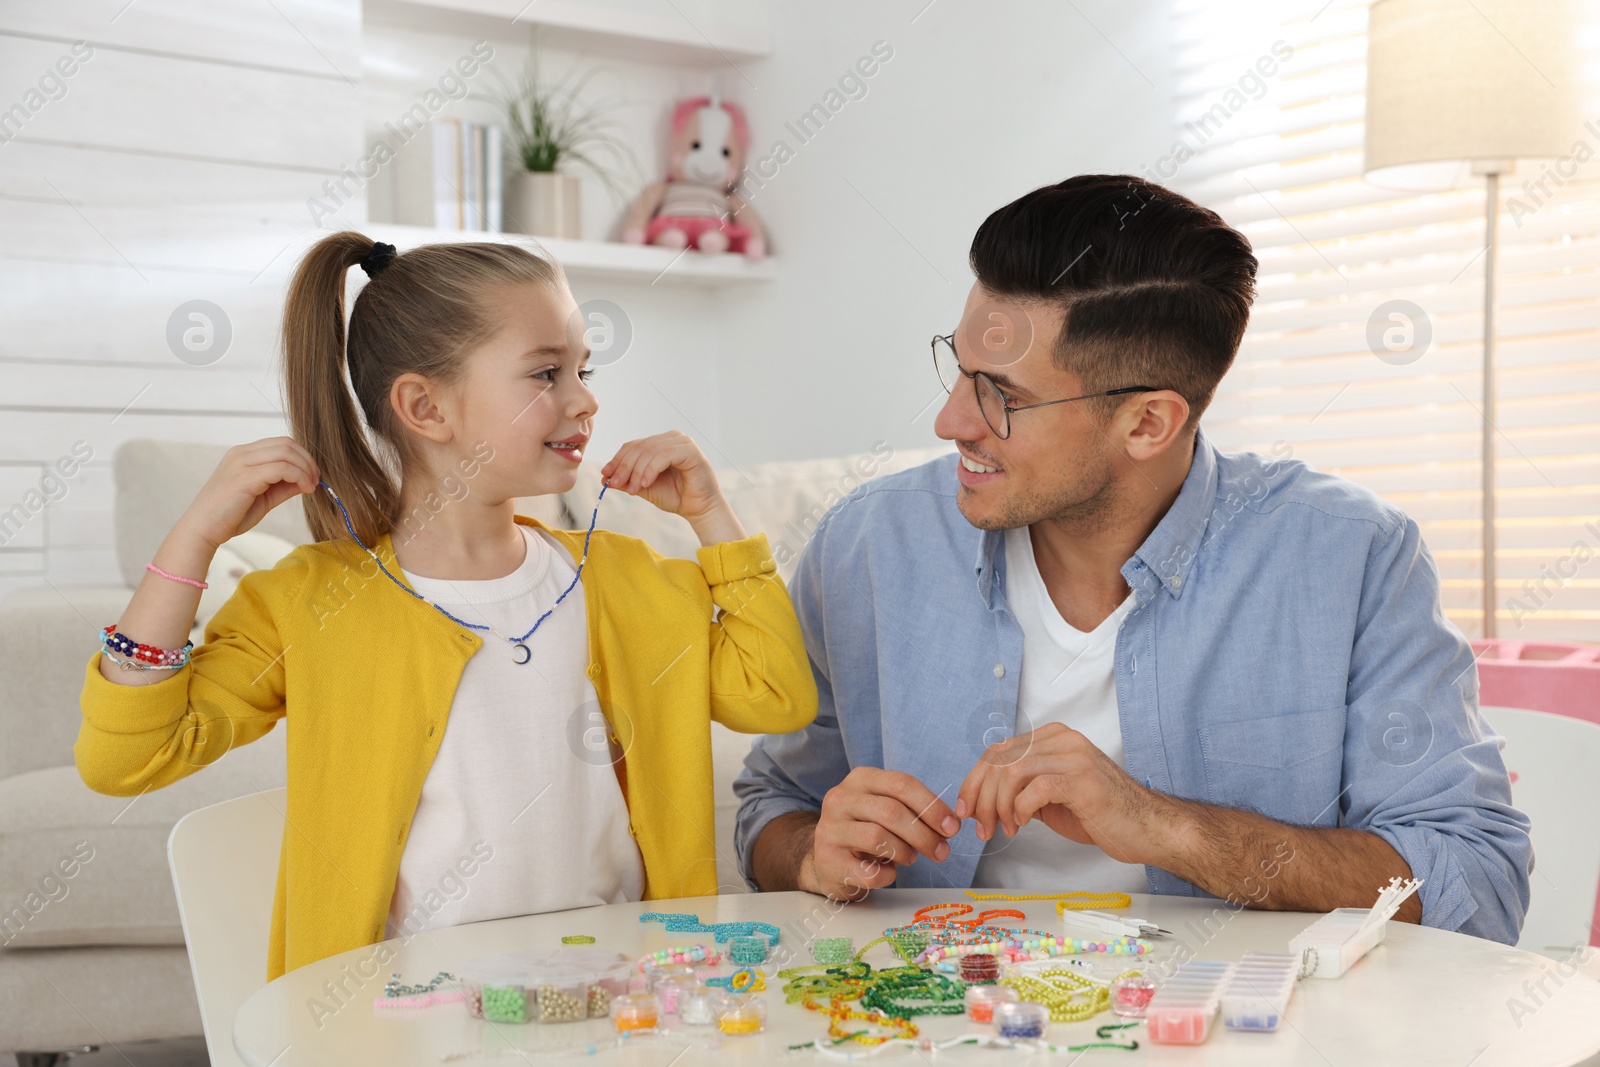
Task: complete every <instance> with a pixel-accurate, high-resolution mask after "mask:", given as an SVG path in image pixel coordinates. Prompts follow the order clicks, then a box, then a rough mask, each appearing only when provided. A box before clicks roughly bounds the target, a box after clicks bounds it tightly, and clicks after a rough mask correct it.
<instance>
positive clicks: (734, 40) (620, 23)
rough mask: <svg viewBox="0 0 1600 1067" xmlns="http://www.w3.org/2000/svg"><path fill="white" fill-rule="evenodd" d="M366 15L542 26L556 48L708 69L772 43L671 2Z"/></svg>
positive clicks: (392, 21) (436, 26)
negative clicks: (646, 8)
mask: <svg viewBox="0 0 1600 1067" xmlns="http://www.w3.org/2000/svg"><path fill="white" fill-rule="evenodd" d="M363 17H364V18H365V19H366V21H368V22H373V23H380V24H383V25H387V26H395V27H398V28H401V29H410V30H422V31H430V32H438V33H448V34H452V35H471V36H490V37H499V38H503V37H506V36H507V35H508V30H516V29H519V28H523V27H537V28H538V29H539V31H540V40H541V43H543V44H545V45H548V46H551V47H556V48H563V47H569V48H574V49H577V50H581V51H600V52H606V53H610V54H614V55H618V56H621V57H625V58H646V57H648V58H653V59H656V60H658V61H665V62H675V63H695V64H701V65H706V66H724V65H728V64H733V63H739V62H742V61H744V60H750V59H760V58H762V57H763V56H765V55H767V54H768V52H769V51H770V48H771V44H770V40H769V38H768V36H767V34H766V33H765V32H764V31H762V30H756V29H753V28H748V27H742V26H731V25H718V24H714V23H712V22H710V21H707V20H702V21H700V22H698V23H696V22H691V21H690V20H689V18H688V17H687V16H686V15H684V14H682V13H681V12H680V11H679V10H678V9H677V7H676V6H673V5H668V6H667V7H665V8H663V9H662V11H661V13H659V14H656V13H650V12H643V11H625V10H621V9H618V8H614V7H609V6H602V5H599V4H594V3H583V2H579V0H537V2H530V0H425V2H412V0H366V2H365V4H364V15H363Z"/></svg>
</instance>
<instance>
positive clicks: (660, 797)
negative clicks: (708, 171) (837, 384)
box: [74, 232, 817, 979]
mask: <svg viewBox="0 0 1600 1067" xmlns="http://www.w3.org/2000/svg"><path fill="white" fill-rule="evenodd" d="M355 266H359V267H361V269H362V272H363V273H364V274H365V275H366V277H367V281H366V284H365V285H364V286H363V287H362V289H361V291H360V293H359V294H358V295H357V297H356V299H355V301H354V305H353V307H352V308H351V310H350V314H349V325H348V329H347V328H346V318H345V300H344V293H345V284H346V278H347V275H348V274H349V271H350V268H351V267H355ZM580 321H581V319H580V318H579V316H578V313H577V306H576V304H575V302H574V301H573V298H572V295H571V293H570V292H569V291H568V289H567V283H566V279H565V276H564V275H563V274H562V272H561V269H560V267H559V266H558V265H557V264H555V263H554V262H552V261H549V260H546V259H542V258H540V257H539V256H536V255H534V254H533V253H531V252H529V251H527V250H525V249H523V248H520V247H517V246H514V245H506V244H490V243H476V244H450V245H427V246H423V247H420V248H415V249H412V250H410V251H408V252H405V253H402V254H396V252H395V250H394V248H393V247H392V246H389V245H384V244H378V243H374V242H373V241H371V240H369V239H368V238H366V237H364V236H362V235H361V234H359V233H353V232H344V233H336V234H333V235H332V236H330V237H327V238H325V239H323V240H321V241H319V242H318V243H317V244H316V245H315V246H314V247H313V248H312V249H311V250H310V251H309V252H308V253H307V254H306V256H305V258H304V260H303V261H302V262H301V263H300V265H299V268H298V269H297V270H296V272H295V275H294V279H293V281H292V283H291V285H290V289H289V295H288V300H287V303H286V305H285V310H284V323H283V373H284V392H285V398H286V401H287V413H288V420H289V424H290V428H291V431H292V436H290V437H274V438H268V439H266V440H262V441H255V442H252V443H250V444H244V445H237V446H235V447H233V448H231V449H229V450H228V452H227V453H226V454H225V455H224V457H223V459H222V461H221V463H220V464H219V465H218V466H217V469H216V471H215V472H214V473H213V474H212V475H211V477H210V479H209V480H208V481H207V482H206V483H205V485H204V486H203V487H202V488H201V490H200V492H199V494H198V495H197V496H196V498H195V500H194V502H193V504H191V505H190V507H189V509H188V510H187V511H186V512H185V513H184V515H183V516H182V517H181V518H180V520H179V521H178V523H177V524H176V525H175V526H174V528H173V529H172V531H171V532H170V533H169V534H168V536H167V538H166V539H165V540H164V541H163V542H162V545H161V547H160V548H159V550H158V551H157V553H156V556H155V558H154V559H153V560H152V561H151V563H150V564H149V566H148V568H147V569H148V571H149V573H147V574H146V575H145V577H144V579H143V581H142V582H141V583H140V585H139V587H138V589H137V590H136V591H135V592H134V595H133V599H132V600H131V602H130V603H129V605H128V607H127V609H126V610H125V611H124V612H123V614H122V617H121V618H120V619H118V620H117V622H116V624H115V625H114V626H109V627H107V628H106V629H105V630H103V631H102V645H101V647H100V648H99V649H97V650H96V652H95V654H94V656H93V657H92V658H91V659H90V661H89V664H88V667H87V671H86V674H85V679H84V689H83V695H82V710H83V723H82V725H81V727H80V729H79V733H78V740H77V744H76V746H75V749H74V751H75V754H76V758H77V764H78V769H79V772H80V774H81V775H82V776H83V779H84V781H85V782H86V783H88V785H89V786H90V787H91V788H93V789H95V790H96V791H98V792H102V793H109V794H113V795H117V796H134V795H137V794H140V793H142V792H144V791H146V790H148V789H152V788H160V787H162V786H165V785H169V784H171V783H172V782H174V781H177V780H178V779H180V778H183V777H185V776H187V775H189V774H193V773H194V772H195V771H197V770H199V769H201V768H202V767H206V766H209V765H210V764H212V763H214V762H216V760H217V759H218V758H219V757H221V756H222V755H223V754H224V753H226V752H227V751H228V750H230V749H231V748H232V747H234V746H235V745H240V744H246V743H248V742H250V741H253V740H256V739H257V738H259V737H261V736H263V735H264V734H266V733H267V732H268V731H270V730H271V729H273V727H274V726H276V725H277V723H278V721H279V720H280V719H282V720H284V727H285V729H287V730H288V735H287V747H288V767H287V779H288V792H287V810H286V812H285V827H286V828H285V834H284V840H283V844H282V851H281V860H280V867H279V872H278V885H277V901H276V905H275V907H274V909H273V917H272V933H271V940H270V943H269V945H268V968H267V971H268V973H267V977H268V979H271V978H275V977H277V976H278V975H280V974H282V973H284V972H285V971H286V970H288V969H291V968H294V967H299V966H302V965H304V964H307V963H311V962H313V961H315V960H319V959H323V958H325V957H327V956H330V955H332V954H334V953H338V952H343V951H345V950H348V949H351V948H357V947H360V946H363V945H368V944H372V943H374V942H378V941H382V940H384V939H385V938H392V937H409V936H410V935H412V934H414V933H416V932H417V931H418V930H421V929H426V928H432V927H438V926H446V925H454V924H457V923H465V922H476V921H480V920H485V919H495V918H501V917H505V916H512V915H523V914H531V913H537V912H545V911H555V910H562V909H567V908H576V907H584V906H588V905H594V904H604V903H615V902H620V901H624V900H640V899H657V898H663V897H682V896H700V895H706V894H711V893H715V892H716V891H717V883H716V857H715V854H714V849H713V845H712V842H713V840H714V826H713V814H712V812H713V797H712V771H711V740H710V726H709V724H710V721H711V720H713V719H715V720H716V721H718V722H721V723H723V724H724V725H725V726H727V727H729V728H731V729H733V730H738V731H742V732H747V733H783V732H788V731H792V730H797V729H800V728H802V727H804V726H806V725H808V724H809V723H810V722H811V721H812V719H813V718H814V717H815V714H816V705H817V693H816V686H815V683H814V681H813V679H812V675H811V670H810V666H809V663H808V660H807V657H806V651H805V646H804V642H803V640H802V637H801V633H800V626H799V622H798V621H797V620H796V618H795V615H794V610H793V607H792V605H791V604H790V601H789V596H788V593H787V591H786V590H785V589H784V586H783V583H782V580H781V579H780V578H779V577H778V574H777V567H776V564H775V563H774V561H773V559H772V553H771V550H770V547H769V545H768V543H767V539H766V536H765V535H764V534H756V535H754V536H749V535H747V534H746V532H745V530H744V528H743V527H742V526H741V525H740V523H739V520H738V518H737V517H736V516H735V515H734V514H733V512H732V510H731V509H730V508H729V506H728V503H727V501H726V499H725V498H724V497H723V494H722V491H721V489H720V487H719V486H718V484H717V480H716V478H715V476H714V474H713V473H712V470H711V467H710V465H709V464H708V463H707V461H706V458H705V456H704V455H703V454H702V453H701V452H700V450H699V448H698V447H697V446H696V445H695V444H694V442H693V441H692V440H690V439H689V438H688V437H687V436H685V435H684V434H682V433H679V432H676V431H673V432H668V433H663V434H659V435H656V436H653V437H646V438H642V439H638V440H633V441H629V442H628V443H627V444H625V445H623V446H622V448H621V449H619V450H618V452H617V454H616V455H615V456H614V457H612V459H611V460H610V461H609V462H607V463H606V464H605V465H604V466H603V467H602V468H601V475H602V477H603V479H604V483H603V487H602V490H601V497H602V500H603V498H604V496H605V494H606V492H607V491H609V490H619V491H621V492H625V493H629V494H632V495H636V496H640V497H642V498H644V499H645V500H648V501H649V502H650V503H652V504H654V505H655V506H657V507H659V508H661V509H663V510H665V511H668V512H673V513H675V514H678V515H681V516H682V517H683V518H685V519H686V520H688V522H689V523H690V525H691V526H692V527H693V529H694V531H695V533H696V534H697V535H698V537H699V539H700V542H701V545H702V547H701V548H700V550H699V552H698V553H697V558H696V559H695V560H694V561H690V560H682V559H669V558H664V557H662V556H661V555H659V554H658V553H656V552H655V551H654V550H653V549H651V547H650V546H649V545H647V544H645V543H644V542H642V541H639V540H637V539H635V538H631V537H625V536H622V535H619V534H614V533H610V532H609V531H606V530H604V529H598V528H596V522H595V519H596V518H597V516H598V512H599V508H597V509H596V515H595V516H591V517H589V522H588V524H587V529H580V530H557V529H553V528H551V527H549V526H547V525H546V524H545V523H543V522H541V521H539V520H538V519H536V518H533V517H530V516H526V515H520V514H517V513H516V509H515V502H516V500H517V498H519V497H527V496H537V495H543V494H552V493H563V492H566V491H568V490H570V489H571V488H572V487H573V485H574V484H575V482H576V478H577V471H578V467H579V465H580V464H581V463H582V462H583V459H584V455H583V451H584V447H585V445H586V444H587V442H588V440H589V436H590V434H591V432H592V426H593V420H594V417H595V413H596V410H597V408H598V403H597V401H596V399H595V396H594V394H593V393H592V392H591V391H590V389H589V386H588V379H589V377H590V375H591V374H592V371H591V370H590V369H589V368H588V367H587V366H586V363H587V360H588V351H587V349H586V348H585V346H584V339H583V332H582V330H581V328H578V327H577V326H576V325H574V324H576V323H578V322H580ZM297 496H298V497H300V498H301V499H302V501H303V504H304V507H305V514H306V520H307V524H308V526H309V528H310V530H311V534H312V538H313V540H312V541H311V542H310V543H309V544H304V545H300V546H298V547H297V548H295V550H294V551H293V552H291V553H289V555H287V556H286V557H284V559H283V560H281V561H280V562H279V563H278V564H277V566H275V567H273V568H272V569H270V570H262V571H252V572H250V573H247V574H246V575H245V576H244V577H243V578H242V579H241V580H240V582H239V587H238V590H237V591H236V592H235V593H234V595H233V596H232V597H231V598H230V599H229V600H228V601H227V602H226V603H225V604H224V605H223V606H222V607H221V608H220V609H219V610H218V611H217V613H216V615H215V616H213V617H212V619H211V620H210V621H209V622H208V623H207V624H206V626H205V631H204V642H203V643H202V644H201V645H199V646H197V647H196V646H194V645H193V644H192V642H191V643H190V644H187V645H185V646H183V647H182V648H173V647H171V646H174V645H176V644H177V643H178V642H179V641H181V640H182V639H183V637H184V635H185V634H186V633H187V632H188V630H189V628H190V626H191V624H192V623H193V620H194V614H195V608H196V606H197V604H198V601H199V587H203V584H204V583H203V582H200V581H198V579H199V578H201V577H203V576H204V574H205V572H206V569H207V567H208V565H209V564H210V562H211V559H212V556H213V554H214V553H215V552H216V551H217V549H218V547H219V546H221V545H222V544H223V543H225V542H226V541H227V540H229V539H230V538H232V537H234V536H236V535H237V534H239V533H242V532H244V531H246V530H248V529H250V528H251V527H253V526H254V525H255V524H256V523H257V522H259V521H260V520H261V518H262V516H263V515H265V514H266V513H267V512H268V511H270V510H272V509H273V508H274V507H277V506H278V505H279V504H282V503H283V502H284V501H286V500H289V499H291V498H293V497H297ZM441 497H446V499H443V500H442V501H441ZM402 530H403V531H404V536H396V534H397V532H398V531H402Z"/></svg>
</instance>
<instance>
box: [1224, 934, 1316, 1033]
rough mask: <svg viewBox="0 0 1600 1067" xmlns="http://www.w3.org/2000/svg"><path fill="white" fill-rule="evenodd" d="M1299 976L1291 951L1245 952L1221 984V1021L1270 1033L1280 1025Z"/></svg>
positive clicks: (1296, 957) (1298, 959) (1245, 1028)
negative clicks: (1226, 982) (1225, 981)
mask: <svg viewBox="0 0 1600 1067" xmlns="http://www.w3.org/2000/svg"><path fill="white" fill-rule="evenodd" d="M1299 977H1300V957H1299V956H1296V955H1295V954H1294V953H1292V952H1246V953H1245V954H1244V955H1243V956H1242V957H1240V959H1239V963H1238V964H1237V965H1236V966H1235V967H1234V969H1233V973H1232V974H1231V975H1229V976H1228V984H1227V985H1225V986H1223V987H1222V1025H1223V1026H1226V1027H1227V1028H1228V1029H1229V1030H1255V1031H1260V1032H1263V1033H1270V1032H1271V1031H1273V1030H1276V1029H1277V1028H1278V1023H1279V1022H1280V1021H1281V1020H1282V1019H1283V1013H1284V1012H1285V1011H1286V1010H1287V1009H1288V1007H1289V998H1290V997H1291V996H1293V995H1294V984H1295V982H1296V981H1298V980H1299Z"/></svg>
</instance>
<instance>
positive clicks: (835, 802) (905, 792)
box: [796, 767, 961, 900]
mask: <svg viewBox="0 0 1600 1067" xmlns="http://www.w3.org/2000/svg"><path fill="white" fill-rule="evenodd" d="M960 829H961V821H960V820H959V819H957V818H956V816H955V813H954V812H952V811H951V810H950V808H949V805H947V804H945V802H944V801H942V800H940V799H939V798H938V797H937V796H935V795H934V794H933V793H932V791H930V790H929V789H928V787H927V786H925V785H923V784H922V783H921V782H919V781H917V780H916V779H915V778H913V777H911V776H910V775H908V774H901V773H900V772H899V771H885V770H881V769H879V768H877V767H857V768H855V769H854V770H853V771H851V772H850V773H849V774H848V775H847V776H846V777H845V779H844V781H842V782H840V783H839V784H838V785H836V786H834V787H833V788H832V789H830V790H828V792H827V793H826V794H824V796H823V798H822V815H821V817H820V818H819V819H818V820H817V824H816V829H815V831H814V836H813V838H812V843H811V850H810V854H809V855H808V856H806V857H805V858H803V859H802V860H801V863H800V868H799V870H798V871H797V872H796V884H797V885H798V886H799V888H801V889H804V890H807V891H809V892H812V893H820V894H822V895H823V896H826V897H830V898H832V899H834V900H859V899H861V898H862V897H864V896H866V895H867V894H868V893H869V892H871V891H872V890H874V889H882V888H884V887H885V886H889V885H892V884H893V883H894V879H895V871H896V870H897V869H898V868H899V867H903V866H907V865H909V864H911V863H914V862H916V859H917V856H919V855H922V856H926V857H927V858H928V859H930V860H932V861H933V862H935V863H942V862H943V861H944V859H945V857H947V856H949V855H950V845H949V841H948V838H950V837H952V836H954V835H955V834H956V833H957V832H958V831H959V830H960Z"/></svg>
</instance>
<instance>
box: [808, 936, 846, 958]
mask: <svg viewBox="0 0 1600 1067" xmlns="http://www.w3.org/2000/svg"><path fill="white" fill-rule="evenodd" d="M855 952H856V947H855V943H854V942H853V941H851V940H850V939H849V938H848V937H819V938H816V939H815V940H813V941H812V942H811V958H812V959H814V960H816V961H817V962H818V963H823V964H828V965H837V964H840V963H849V962H850V959H851V957H852V956H854V955H855Z"/></svg>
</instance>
